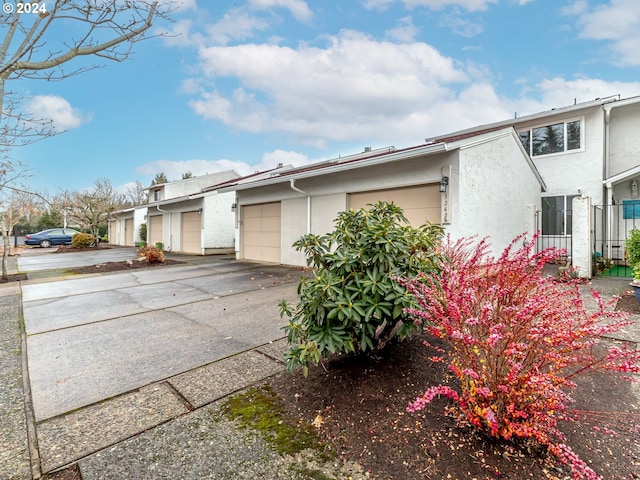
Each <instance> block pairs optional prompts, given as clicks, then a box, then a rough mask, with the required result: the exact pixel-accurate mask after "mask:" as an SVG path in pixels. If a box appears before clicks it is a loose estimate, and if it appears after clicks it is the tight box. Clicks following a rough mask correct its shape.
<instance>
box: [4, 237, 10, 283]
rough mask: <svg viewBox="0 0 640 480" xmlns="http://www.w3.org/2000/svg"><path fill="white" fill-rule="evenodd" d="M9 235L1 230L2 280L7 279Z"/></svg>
mask: <svg viewBox="0 0 640 480" xmlns="http://www.w3.org/2000/svg"><path fill="white" fill-rule="evenodd" d="M8 270H9V235H7V232H6V231H5V230H4V229H3V230H2V280H5V281H6V280H9V272H8Z"/></svg>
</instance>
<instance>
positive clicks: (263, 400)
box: [222, 386, 335, 461]
mask: <svg viewBox="0 0 640 480" xmlns="http://www.w3.org/2000/svg"><path fill="white" fill-rule="evenodd" d="M222 412H223V414H224V415H225V416H226V417H227V418H229V419H231V420H237V421H238V422H239V423H240V425H241V426H242V427H243V428H247V427H249V428H253V429H254V430H257V431H259V432H260V433H261V434H262V436H263V437H264V439H265V441H266V442H267V443H269V444H270V445H272V446H273V447H274V448H275V449H276V451H277V452H278V453H280V454H288V455H295V454H296V453H300V452H302V451H303V450H306V449H313V450H314V451H315V452H316V453H317V454H319V455H320V459H321V460H322V461H329V460H331V459H333V458H335V454H334V453H333V452H331V450H330V449H329V447H328V446H327V444H326V443H324V442H323V441H322V440H321V439H320V438H319V437H318V435H317V434H316V432H315V429H314V427H313V426H312V425H310V424H304V423H299V424H297V425H293V424H291V422H290V421H288V420H287V418H286V416H285V409H284V405H283V403H282V401H281V400H280V398H279V397H278V395H277V394H276V393H275V392H274V391H273V390H272V389H271V387H269V386H263V387H259V388H251V389H249V390H247V391H245V392H243V393H240V394H238V395H235V396H233V397H231V398H229V399H228V400H227V401H226V402H225V403H224V405H223V406H222Z"/></svg>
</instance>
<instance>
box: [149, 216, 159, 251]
mask: <svg viewBox="0 0 640 480" xmlns="http://www.w3.org/2000/svg"><path fill="white" fill-rule="evenodd" d="M147 228H148V230H149V231H148V232H147V235H148V237H149V244H150V245H155V244H156V243H159V242H162V215H154V216H153V217H149V225H148V226H147Z"/></svg>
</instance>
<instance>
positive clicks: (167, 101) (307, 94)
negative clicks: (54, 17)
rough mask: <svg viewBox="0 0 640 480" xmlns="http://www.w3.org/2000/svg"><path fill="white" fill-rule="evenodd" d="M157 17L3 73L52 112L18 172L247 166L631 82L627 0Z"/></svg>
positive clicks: (639, 15) (606, 92)
mask: <svg viewBox="0 0 640 480" xmlns="http://www.w3.org/2000/svg"><path fill="white" fill-rule="evenodd" d="M48 1H52V0H48ZM173 17H174V22H173V23H162V24H157V25H155V27H154V29H155V31H157V32H158V31H167V32H171V33H172V35H171V36H168V37H166V38H154V39H150V40H148V41H145V42H142V43H140V44H138V45H136V48H135V55H134V56H133V57H132V58H131V59H130V60H128V61H127V62H124V63H104V62H103V65H104V66H103V68H100V69H96V70H92V71H90V72H87V73H84V74H82V75H78V76H75V77H71V78H68V79H65V80H63V81H60V82H44V81H38V80H20V81H19V83H18V82H16V85H10V87H12V88H13V89H14V90H16V89H17V90H19V91H20V92H21V93H22V94H23V95H24V97H25V106H24V108H25V111H29V112H30V113H33V114H34V115H37V116H39V117H47V118H52V119H53V120H54V121H55V122H56V124H57V126H58V128H61V129H66V130H67V131H66V132H65V133H64V134H61V135H58V136H55V137H52V138H48V139H45V140H43V141H41V142H38V143H35V144H33V145H29V146H26V147H19V148H15V149H14V150H13V151H12V152H11V156H12V157H13V158H16V159H19V160H21V161H24V162H25V163H27V164H28V165H29V166H30V167H31V170H32V172H31V173H32V174H33V177H32V178H31V179H30V183H31V185H32V186H33V187H35V188H38V189H40V190H46V191H48V192H49V193H56V192H57V191H59V190H60V189H61V188H67V189H72V190H75V189H82V188H85V187H89V186H91V185H92V184H93V182H94V180H95V179H97V178H100V177H106V178H108V179H110V180H111V182H112V183H113V185H115V186H117V187H118V188H122V189H125V188H126V186H127V184H128V183H129V182H133V181H135V180H139V181H140V182H142V183H143V184H145V185H148V184H149V183H150V181H151V179H152V178H153V176H154V175H155V173H157V172H160V171H163V172H165V173H166V175H167V176H168V178H169V179H170V180H173V179H178V178H180V176H181V174H182V173H184V172H187V171H191V172H192V173H193V174H194V175H201V174H205V173H212V172H215V171H219V170H226V169H229V168H234V169H235V170H236V171H238V172H239V173H241V174H248V173H251V172H253V171H256V170H262V169H266V168H271V167H273V166H275V165H276V164H277V163H279V162H282V163H285V164H293V165H296V166H300V165H303V164H307V163H311V162H314V161H319V160H323V159H327V158H332V157H336V156H339V155H349V154H352V153H356V152H359V151H361V150H362V149H363V148H364V147H367V146H371V147H372V148H379V147H386V146H390V145H394V146H395V147H397V148H402V147H407V146H412V145H418V144H420V143H422V142H424V139H425V138H426V137H431V136H435V135H439V134H444V133H448V132H452V131H456V130H459V129H462V128H466V127H470V126H474V125H480V124H484V123H489V122H493V121H498V120H504V119H507V118H511V117H513V116H514V114H515V113H516V112H517V114H518V115H525V114H529V113H535V112H540V111H544V110H548V109H551V108H556V107H561V106H565V105H570V104H573V103H574V99H575V101H577V102H584V101H589V100H593V99H594V98H597V97H607V96H610V95H615V94H620V95H622V97H623V98H624V97H630V96H635V95H640V78H639V73H640V68H639V67H640V48H637V46H638V45H640V2H638V1H637V0H603V1H594V0H567V1H565V0H354V1H347V0H345V1H338V0H307V1H304V0H229V1H224V0H215V1H214V0H182V6H181V8H180V9H179V10H178V11H176V12H175V14H174V15H173Z"/></svg>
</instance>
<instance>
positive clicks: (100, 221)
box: [56, 178, 125, 238]
mask: <svg viewBox="0 0 640 480" xmlns="http://www.w3.org/2000/svg"><path fill="white" fill-rule="evenodd" d="M56 204H57V206H59V207H61V209H62V210H64V211H65V212H66V213H67V218H68V219H69V222H70V223H72V224H73V225H78V226H80V227H81V228H87V229H90V230H91V232H92V233H93V235H94V236H95V237H96V238H98V236H99V230H100V225H104V224H106V223H107V221H108V220H109V215H110V214H111V213H112V212H114V211H115V210H118V209H120V208H122V207H123V206H124V205H125V197H124V195H122V194H120V193H118V192H116V190H115V189H114V188H113V185H111V181H110V180H108V179H106V178H99V179H97V180H96V181H95V182H94V185H93V189H91V190H84V191H64V192H62V193H61V194H60V195H59V196H58V197H57V199H56Z"/></svg>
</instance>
